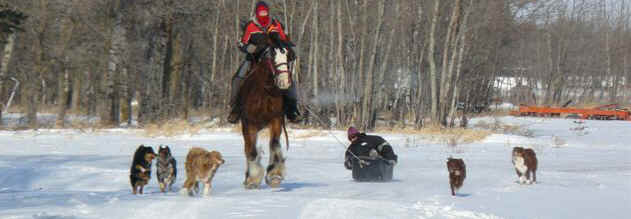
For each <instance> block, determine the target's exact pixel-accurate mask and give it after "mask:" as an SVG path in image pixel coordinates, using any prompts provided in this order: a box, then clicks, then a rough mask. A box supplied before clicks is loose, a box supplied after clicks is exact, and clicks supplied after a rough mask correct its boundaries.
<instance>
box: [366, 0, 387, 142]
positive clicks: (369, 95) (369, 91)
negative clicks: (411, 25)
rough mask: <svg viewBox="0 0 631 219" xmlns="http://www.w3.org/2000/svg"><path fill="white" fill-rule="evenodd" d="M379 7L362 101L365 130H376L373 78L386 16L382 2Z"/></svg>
mask: <svg viewBox="0 0 631 219" xmlns="http://www.w3.org/2000/svg"><path fill="white" fill-rule="evenodd" d="M378 4H379V6H378V10H379V12H378V13H379V15H377V27H376V28H375V36H374V41H373V44H372V48H371V51H370V58H369V59H368V71H366V74H365V77H366V80H365V83H364V98H363V101H362V123H361V124H362V129H363V130H372V129H373V128H374V125H373V124H374V119H375V118H374V117H375V116H374V113H375V110H374V101H373V97H374V94H373V87H374V80H373V77H374V75H375V72H374V67H375V61H376V60H375V57H376V55H377V46H378V45H379V35H380V33H381V24H382V23H383V15H384V8H385V7H384V4H385V3H384V2H383V1H380V2H379V3H378Z"/></svg>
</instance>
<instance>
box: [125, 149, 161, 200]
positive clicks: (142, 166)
mask: <svg viewBox="0 0 631 219" xmlns="http://www.w3.org/2000/svg"><path fill="white" fill-rule="evenodd" d="M155 157H156V153H154V152H153V148H152V147H146V146H144V145H140V146H138V149H136V152H135V153H134V157H133V160H132V161H131V168H130V174H129V181H130V183H131V189H132V193H133V194H134V195H135V194H136V192H139V193H140V194H142V189H143V188H144V186H145V185H147V183H149V179H151V161H152V160H153V158H155Z"/></svg>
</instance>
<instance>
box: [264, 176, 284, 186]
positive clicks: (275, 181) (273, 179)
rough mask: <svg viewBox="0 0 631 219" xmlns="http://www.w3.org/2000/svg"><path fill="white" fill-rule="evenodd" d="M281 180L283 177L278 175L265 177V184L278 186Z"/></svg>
mask: <svg viewBox="0 0 631 219" xmlns="http://www.w3.org/2000/svg"><path fill="white" fill-rule="evenodd" d="M282 181H283V177H280V176H272V177H265V183H267V185H269V186H270V187H272V188H277V187H278V186H280V183H281V182H282Z"/></svg>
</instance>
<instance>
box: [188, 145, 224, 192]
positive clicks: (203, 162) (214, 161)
mask: <svg viewBox="0 0 631 219" xmlns="http://www.w3.org/2000/svg"><path fill="white" fill-rule="evenodd" d="M223 163H224V160H223V159H222V157H221V153H219V152H217V151H211V152H208V151H207V150H206V149H203V148H199V147H193V148H191V150H190V151H188V155H186V163H185V164H184V165H185V167H186V181H185V182H184V188H185V189H186V190H182V192H184V191H186V192H187V193H188V195H190V196H193V195H194V194H193V190H195V194H199V181H201V182H203V183H204V193H203V195H204V196H207V195H208V194H209V193H210V190H211V184H210V183H211V182H212V180H213V176H215V172H216V171H217V168H219V166H221V165H222V164H223Z"/></svg>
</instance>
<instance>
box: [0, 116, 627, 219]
mask: <svg viewBox="0 0 631 219" xmlns="http://www.w3.org/2000/svg"><path fill="white" fill-rule="evenodd" d="M479 120H480V119H477V120H474V121H473V122H472V123H475V122H476V121H479ZM483 120H484V119H483ZM486 120H488V119H486ZM501 120H502V121H503V122H504V123H511V124H522V125H525V127H526V128H528V129H530V131H531V132H532V133H533V134H534V137H531V138H529V137H523V136H516V135H500V134H496V135H491V136H489V137H488V138H487V139H485V140H484V141H483V142H479V143H473V144H462V145H458V146H456V147H449V146H447V145H446V144H441V143H431V142H428V141H425V140H423V139H422V137H421V136H416V135H404V134H387V135H384V136H385V137H386V139H388V140H389V141H390V142H391V144H392V145H393V146H394V147H395V148H394V149H395V152H396V153H397V154H398V155H399V164H398V165H397V166H396V167H395V170H394V178H395V180H394V181H393V182H389V183H357V182H354V181H352V179H351V172H350V171H348V170H346V169H345V168H344V167H343V154H344V150H345V148H344V146H342V145H341V144H340V143H339V142H338V141H337V140H336V139H335V138H334V137H332V136H329V135H324V136H314V137H309V138H296V136H299V135H300V134H301V133H302V132H304V131H298V130H292V132H291V134H290V139H291V146H290V148H289V151H288V152H286V153H285V155H286V156H287V168H288V170H287V173H288V176H287V179H286V181H284V183H283V184H282V185H281V187H280V188H269V187H267V186H263V188H262V189H259V190H245V189H244V188H243V187H242V185H241V183H242V181H243V177H244V168H245V160H244V156H243V147H242V140H241V137H240V135H238V133H234V132H230V131H228V130H213V131H203V132H201V134H197V135H193V136H178V137H169V138H166V137H160V138H148V137H143V135H142V134H141V133H140V131H138V130H126V129H114V130H106V131H99V132H90V133H84V132H80V131H78V130H39V131H32V130H31V131H3V132H0V218H7V219H8V218H35V219H53V218H59V219H61V218H63V219H68V218H115V219H122V218H152V219H160V218H190V219H194V218H628V213H627V210H628V209H629V208H630V207H631V122H625V121H586V122H585V124H583V126H585V128H584V130H582V131H573V130H570V129H572V128H576V127H578V126H579V125H577V124H575V123H573V120H566V119H546V120H543V119H538V118H512V117H503V118H501ZM334 134H335V136H336V137H337V138H339V139H340V140H342V141H343V142H344V143H346V140H345V136H344V132H341V131H336V132H334ZM283 142H284V141H283ZM265 143H267V141H266V140H263V139H262V140H260V141H259V146H261V147H263V148H264V150H267V149H266V147H264V146H266V144H265ZM140 144H145V145H152V146H154V147H156V146H157V145H159V144H168V145H171V147H172V150H173V152H174V154H175V156H176V159H177V161H178V168H179V169H178V173H179V175H178V178H177V182H176V184H175V185H176V187H178V188H179V186H181V185H182V183H183V182H184V178H185V177H184V175H185V171H184V169H183V167H184V163H183V162H184V156H185V155H186V153H187V152H188V149H189V148H190V147H192V146H202V147H205V148H208V149H212V150H218V151H220V152H221V153H222V154H223V155H224V159H225V160H226V163H225V164H224V165H223V166H222V167H220V169H219V171H218V172H217V175H216V176H215V179H214V181H213V184H214V188H213V190H212V192H211V197H188V196H182V195H180V194H178V193H176V192H172V193H167V194H162V193H160V192H159V189H158V186H157V183H156V180H155V172H154V173H153V176H152V177H153V178H152V180H151V182H150V184H149V185H148V187H145V192H146V194H144V195H139V196H134V195H131V187H130V185H129V166H130V163H131V155H132V154H133V152H134V151H135V149H136V147H137V146H138V145H140ZM516 145H522V146H526V147H532V148H534V149H535V151H536V152H537V156H538V159H539V170H538V172H537V179H538V181H539V182H538V184H535V185H520V184H517V183H516V180H517V176H516V174H515V171H514V169H513V167H512V164H511V159H510V153H511V148H512V147H513V146H516ZM283 148H284V147H283ZM449 156H454V157H460V158H463V159H464V161H465V163H466V165H467V179H466V180H465V182H464V186H463V188H462V189H461V191H460V193H459V194H458V196H456V197H452V196H451V195H450V192H449V186H448V178H447V170H446V166H445V161H446V158H447V157H449ZM263 161H265V162H263V163H264V165H265V163H266V161H267V158H265V159H263Z"/></svg>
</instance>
